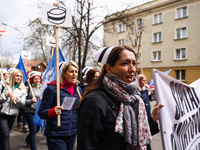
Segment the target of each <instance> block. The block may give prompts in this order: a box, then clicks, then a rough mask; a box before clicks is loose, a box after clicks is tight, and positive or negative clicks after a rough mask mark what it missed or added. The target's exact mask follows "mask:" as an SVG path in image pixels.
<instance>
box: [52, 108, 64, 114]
mask: <svg viewBox="0 0 200 150" xmlns="http://www.w3.org/2000/svg"><path fill="white" fill-rule="evenodd" d="M62 109H63V106H56V107H55V108H54V112H55V114H56V115H60V114H61V110H62Z"/></svg>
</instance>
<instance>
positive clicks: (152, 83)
mask: <svg viewBox="0 0 200 150" xmlns="http://www.w3.org/2000/svg"><path fill="white" fill-rule="evenodd" d="M171 71H172V69H169V70H167V71H165V72H164V74H169V73H170V72H171ZM148 85H149V86H150V88H154V82H153V79H152V80H151V81H150V82H149V83H148Z"/></svg>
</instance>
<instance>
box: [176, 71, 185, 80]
mask: <svg viewBox="0 0 200 150" xmlns="http://www.w3.org/2000/svg"><path fill="white" fill-rule="evenodd" d="M183 71H184V72H183ZM177 73H178V77H177ZM183 74H184V75H183ZM182 76H184V78H183V77H182ZM175 78H176V79H177V80H179V81H186V71H185V69H180V70H175Z"/></svg>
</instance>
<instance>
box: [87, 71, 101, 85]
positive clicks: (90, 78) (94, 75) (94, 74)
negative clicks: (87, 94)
mask: <svg viewBox="0 0 200 150" xmlns="http://www.w3.org/2000/svg"><path fill="white" fill-rule="evenodd" d="M99 76H100V72H99V70H97V69H90V70H89V71H88V73H87V75H86V80H85V81H86V82H87V83H88V85H91V84H92V83H93V82H94V81H96V80H97V79H98V78H99Z"/></svg>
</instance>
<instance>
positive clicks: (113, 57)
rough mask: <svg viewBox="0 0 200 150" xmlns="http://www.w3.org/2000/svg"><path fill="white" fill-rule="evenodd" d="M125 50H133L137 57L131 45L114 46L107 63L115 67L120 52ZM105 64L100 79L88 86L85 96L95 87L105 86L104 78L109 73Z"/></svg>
mask: <svg viewBox="0 0 200 150" xmlns="http://www.w3.org/2000/svg"><path fill="white" fill-rule="evenodd" d="M123 50H128V51H130V52H133V53H134V55H135V57H136V54H135V52H134V50H133V49H132V48H130V47H129V46H125V45H124V46H116V47H114V48H113V50H112V51H111V53H110V54H109V56H108V60H107V63H109V64H110V66H112V67H113V66H114V65H115V63H116V61H117V60H118V59H120V53H121V52H122V51H123ZM105 66H106V65H103V68H102V69H101V73H100V76H99V78H98V80H96V81H95V82H94V84H92V85H91V86H90V87H88V88H87V90H86V91H84V93H83V97H84V96H85V95H87V94H88V93H89V92H90V91H92V90H94V89H98V88H99V87H101V86H103V78H104V76H105V74H106V73H107V71H106V67H105Z"/></svg>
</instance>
